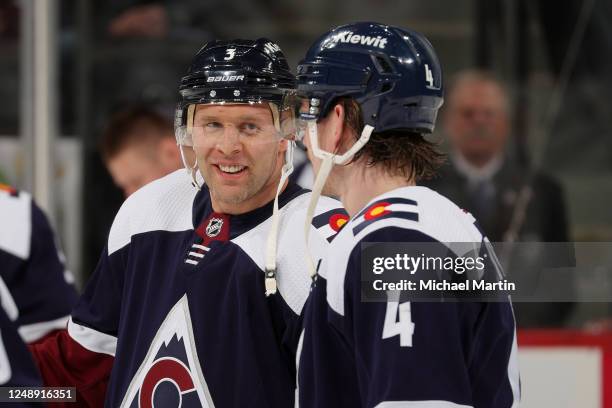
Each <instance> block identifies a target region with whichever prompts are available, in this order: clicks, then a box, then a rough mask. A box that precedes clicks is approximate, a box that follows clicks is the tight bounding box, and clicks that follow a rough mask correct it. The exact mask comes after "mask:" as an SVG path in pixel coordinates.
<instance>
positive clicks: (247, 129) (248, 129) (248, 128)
mask: <svg viewBox="0 0 612 408" xmlns="http://www.w3.org/2000/svg"><path fill="white" fill-rule="evenodd" d="M241 130H242V132H243V133H245V134H246V135H256V134H257V133H258V132H259V131H260V130H261V128H260V127H259V126H257V125H256V124H255V123H244V124H242V126H241Z"/></svg>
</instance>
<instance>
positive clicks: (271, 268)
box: [265, 140, 295, 296]
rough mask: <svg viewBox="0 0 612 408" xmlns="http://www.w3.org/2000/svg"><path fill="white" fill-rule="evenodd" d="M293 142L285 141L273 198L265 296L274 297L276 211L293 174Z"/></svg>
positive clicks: (275, 285) (267, 247)
mask: <svg viewBox="0 0 612 408" xmlns="http://www.w3.org/2000/svg"><path fill="white" fill-rule="evenodd" d="M294 143H295V142H293V141H289V140H288V141H287V150H286V151H285V164H284V165H283V168H282V169H281V177H280V181H279V182H278V187H277V188H276V196H275V197H274V207H273V210H272V222H271V226H270V231H269V232H268V239H267V242H266V265H265V268H266V269H265V274H266V281H265V285H266V296H270V295H274V294H275V293H276V290H277V287H278V285H277V284H276V247H277V242H278V228H279V223H280V211H279V209H278V196H279V195H280V193H281V191H282V189H283V186H284V185H285V183H286V182H287V179H288V178H289V176H290V175H291V173H293V146H294Z"/></svg>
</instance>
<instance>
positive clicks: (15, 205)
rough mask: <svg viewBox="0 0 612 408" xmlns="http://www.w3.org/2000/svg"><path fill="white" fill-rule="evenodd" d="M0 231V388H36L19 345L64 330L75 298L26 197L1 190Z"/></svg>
mask: <svg viewBox="0 0 612 408" xmlns="http://www.w3.org/2000/svg"><path fill="white" fill-rule="evenodd" d="M0 226H1V227H0V302H1V305H2V308H1V310H0V386H4V387H6V386H40V385H41V381H40V377H39V374H38V371H37V370H36V367H35V366H34V362H33V361H32V358H31V356H30V354H29V353H28V350H27V348H26V346H25V344H24V342H27V343H34V342H36V341H40V340H41V339H42V338H44V337H45V336H49V335H51V334H52V333H53V332H54V331H57V330H60V329H63V328H65V327H66V324H67V323H68V317H69V315H70V310H71V309H72V306H73V305H74V303H75V302H76V300H77V293H76V290H75V288H74V286H73V285H72V281H73V278H72V274H71V273H70V272H69V271H67V270H66V269H65V266H64V262H63V255H62V254H61V252H60V251H59V250H58V248H57V246H56V243H55V236H54V234H53V231H52V229H51V226H50V225H49V222H48V221H47V218H46V216H45V215H44V213H43V212H42V211H41V209H40V208H39V207H38V206H37V205H36V203H35V202H34V201H33V200H32V197H31V196H30V195H29V194H28V193H26V192H22V191H17V190H16V189H14V188H12V187H10V186H7V185H2V184H0ZM15 401H17V400H15ZM11 405H12V404H11ZM32 405H33V404H32Z"/></svg>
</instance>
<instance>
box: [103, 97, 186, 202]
mask: <svg viewBox="0 0 612 408" xmlns="http://www.w3.org/2000/svg"><path fill="white" fill-rule="evenodd" d="M100 151H101V153H102V157H103V159H104V163H105V164H106V168H107V169H108V171H109V173H110V174H111V176H112V178H113V181H114V182H115V184H116V185H117V186H118V187H119V188H121V189H122V190H123V193H124V195H125V196H126V197H129V196H130V195H131V194H132V193H133V192H135V191H136V190H138V189H139V188H140V187H142V186H144V185H145V184H148V183H149V182H151V181H153V180H156V179H158V178H160V177H163V176H165V175H167V174H170V173H172V172H173V171H175V170H177V169H179V168H181V167H182V166H183V164H182V161H181V157H180V152H179V150H178V148H177V146H176V141H175V139H174V129H173V127H172V123H171V122H170V121H169V120H167V119H166V118H165V117H164V116H163V115H161V114H159V113H157V112H156V111H154V110H153V109H149V108H146V107H133V108H130V109H127V110H124V111H120V112H118V113H116V114H115V115H114V116H113V117H112V118H111V120H110V123H109V124H108V126H107V128H106V131H105V132H104V134H103V136H102V143H101V144H100Z"/></svg>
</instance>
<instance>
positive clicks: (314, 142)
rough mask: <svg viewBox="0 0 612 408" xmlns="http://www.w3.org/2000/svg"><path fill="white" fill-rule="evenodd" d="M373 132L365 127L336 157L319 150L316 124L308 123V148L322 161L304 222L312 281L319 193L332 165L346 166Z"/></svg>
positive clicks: (314, 267) (368, 126) (307, 256)
mask: <svg viewBox="0 0 612 408" xmlns="http://www.w3.org/2000/svg"><path fill="white" fill-rule="evenodd" d="M372 131H374V127H372V126H370V125H365V127H364V128H363V130H362V131H361V136H360V137H359V140H357V141H356V142H355V144H353V146H351V148H350V149H348V150H347V151H346V152H345V153H344V154H342V155H336V154H334V153H330V152H327V151H325V150H321V149H320V148H319V138H318V134H317V123H316V122H315V121H314V120H311V121H308V137H309V138H310V139H309V140H310V147H311V148H312V152H313V154H314V155H315V157H318V158H319V159H321V160H322V163H321V168H320V169H319V172H318V174H317V178H316V179H315V182H314V185H313V187H312V194H311V195H310V203H309V204H308V211H307V212H306V221H305V224H304V237H305V239H306V258H307V260H306V264H307V266H308V272H309V274H310V277H311V279H314V278H315V277H316V276H317V270H316V266H315V264H314V262H313V259H312V256H311V254H310V246H309V241H308V239H309V236H310V228H311V223H312V218H313V215H314V210H315V207H316V206H317V203H318V202H319V197H320V196H321V191H322V190H323V186H325V182H326V181H327V178H328V177H329V173H330V172H331V170H332V167H333V166H334V164H339V165H342V164H346V163H348V162H349V161H350V160H351V159H352V158H353V156H355V154H356V153H357V152H358V151H359V150H361V149H362V148H363V146H364V145H365V144H366V143H367V142H368V141H369V140H370V135H371V134H372Z"/></svg>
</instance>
